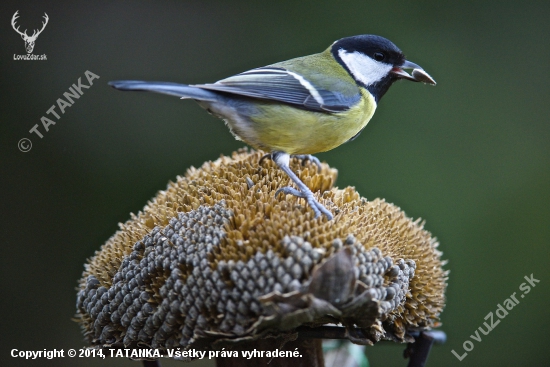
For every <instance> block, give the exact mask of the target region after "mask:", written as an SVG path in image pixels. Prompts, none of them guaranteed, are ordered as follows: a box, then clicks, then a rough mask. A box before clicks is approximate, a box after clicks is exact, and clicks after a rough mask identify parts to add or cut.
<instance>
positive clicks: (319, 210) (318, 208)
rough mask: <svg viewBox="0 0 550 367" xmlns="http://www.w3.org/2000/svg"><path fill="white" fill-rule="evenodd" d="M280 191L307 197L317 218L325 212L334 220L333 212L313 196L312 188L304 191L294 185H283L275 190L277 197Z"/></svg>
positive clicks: (329, 218) (328, 217)
mask: <svg viewBox="0 0 550 367" xmlns="http://www.w3.org/2000/svg"><path fill="white" fill-rule="evenodd" d="M279 193H283V194H290V195H294V196H297V197H299V198H303V199H305V200H306V201H307V203H308V204H309V206H310V207H311V209H313V212H314V213H315V218H318V217H319V216H321V214H324V215H325V216H326V217H327V219H328V220H332V218H333V216H332V213H331V212H330V211H329V210H328V209H327V208H325V206H324V205H323V204H321V203H320V202H318V201H317V200H315V196H313V193H312V192H311V191H310V190H307V191H306V192H302V191H300V190H296V189H295V188H293V187H290V186H286V187H281V188H280V189H278V190H277V191H275V197H277V195H279Z"/></svg>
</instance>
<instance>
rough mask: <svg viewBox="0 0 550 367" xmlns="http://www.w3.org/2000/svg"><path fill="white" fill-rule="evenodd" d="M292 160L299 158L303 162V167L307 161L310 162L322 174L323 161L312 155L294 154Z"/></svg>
mask: <svg viewBox="0 0 550 367" xmlns="http://www.w3.org/2000/svg"><path fill="white" fill-rule="evenodd" d="M290 157H291V158H298V159H301V160H302V166H305V165H306V162H307V161H310V162H311V163H313V164H314V165H316V166H317V172H321V161H320V160H319V158H317V157H315V156H312V155H311V154H294V155H291V156H290Z"/></svg>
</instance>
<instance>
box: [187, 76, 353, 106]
mask: <svg viewBox="0 0 550 367" xmlns="http://www.w3.org/2000/svg"><path fill="white" fill-rule="evenodd" d="M194 87H198V88H201V89H207V90H212V91H218V92H226V93H232V94H237V95H242V96H247V97H253V98H259V99H265V100H273V101H279V102H283V103H288V104H291V105H295V106H297V107H300V108H305V109H307V110H311V111H319V112H342V111H345V110H348V109H349V108H351V106H352V105H353V104H354V103H356V102H357V101H358V100H359V98H360V95H359V94H357V95H355V96H353V97H351V98H350V97H346V96H344V95H343V94H342V93H339V92H333V91H330V90H327V89H323V88H319V87H317V86H315V85H314V84H313V83H311V82H310V81H308V80H307V79H305V78H304V77H303V76H301V75H299V74H297V73H294V72H292V71H289V70H286V69H284V68H278V67H272V66H268V67H263V68H258V69H252V70H250V71H245V72H244V73H241V74H237V75H235V76H232V77H229V78H227V79H223V80H220V81H218V82H216V83H213V84H198V85H194Z"/></svg>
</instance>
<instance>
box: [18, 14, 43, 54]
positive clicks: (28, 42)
mask: <svg viewBox="0 0 550 367" xmlns="http://www.w3.org/2000/svg"><path fill="white" fill-rule="evenodd" d="M18 12H19V10H17V11H16V12H15V14H13V18H11V26H12V27H13V29H14V30H15V31H16V32H17V33H19V34H20V35H21V38H23V41H25V49H26V50H27V53H28V54H30V53H32V50H33V49H34V43H35V42H36V39H37V38H38V36H39V35H40V33H42V31H43V30H44V28H46V24H48V20H49V19H50V18H48V14H46V13H44V20H45V21H44V22H42V29H41V30H38V29H35V30H34V32H33V34H32V36H29V35H28V34H27V30H26V29H25V32H21V31H20V30H19V26H17V28H15V21H16V19H17V18H19V15H18V14H17V13H18Z"/></svg>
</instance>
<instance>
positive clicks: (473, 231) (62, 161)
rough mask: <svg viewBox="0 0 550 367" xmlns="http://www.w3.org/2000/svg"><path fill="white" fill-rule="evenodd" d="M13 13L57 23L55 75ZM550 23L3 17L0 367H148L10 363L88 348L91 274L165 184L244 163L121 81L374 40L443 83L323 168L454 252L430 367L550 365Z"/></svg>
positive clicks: (199, 4)
mask: <svg viewBox="0 0 550 367" xmlns="http://www.w3.org/2000/svg"><path fill="white" fill-rule="evenodd" d="M16 10H19V13H20V18H19V20H18V24H20V25H21V30H23V29H25V28H28V29H33V28H39V27H40V25H41V24H40V22H41V21H42V18H41V17H42V15H43V13H44V12H46V13H47V14H48V15H49V17H50V21H49V24H48V25H47V27H46V29H45V30H44V31H43V33H42V34H41V35H40V36H39V37H38V39H37V42H36V46H35V50H34V54H38V55H40V54H46V55H47V61H14V60H13V55H14V54H25V50H24V47H23V46H24V45H23V41H22V40H21V38H20V37H19V35H17V34H16V33H15V32H14V31H13V29H12V28H11V25H10V20H11V17H12V15H13V13H14V12H15V11H16ZM549 19H550V3H549V2H548V1H540V2H534V1H515V2H514V1H498V2H496V1H494V2H492V1H460V2H442V1H435V0H434V1H396V0H390V1H384V2H381V1H380V2H378V1H377V2H374V1H364V0H362V1H333V2H328V1H325V2H322V1H300V2H298V1H271V2H258V1H248V2H244V1H216V2H214V1H211V2H205V1H181V2H176V1H164V2H161V1H157V2H146V1H137V2H128V1H125V2H100V1H95V2H84V1H71V2H68V1H59V2H55V3H54V2H52V1H40V2H38V1H34V2H33V1H8V2H2V4H1V5H0V32H1V42H2V47H0V67H1V75H2V77H1V79H0V84H1V90H2V98H1V108H2V109H1V111H2V112H1V119H2V122H1V124H0V141H1V145H0V147H1V156H0V159H1V162H0V164H1V166H0V169H1V170H0V177H1V178H0V180H1V185H2V187H1V191H0V192H1V195H2V198H1V201H0V202H1V203H2V210H1V218H0V220H1V228H2V237H1V238H2V240H1V243H0V246H1V247H0V251H1V256H0V261H1V263H0V271H1V289H0V295H1V302H2V303H1V305H2V312H1V317H0V322H1V324H0V327H1V329H0V332H1V335H2V337H1V340H2V343H1V351H0V361H2V362H1V364H2V365H15V366H23V365H25V366H42V365H44V366H45V365H48V366H54V365H55V366H76V365H82V366H104V365H105V366H138V364H137V363H135V362H131V361H128V360H125V359H121V358H117V359H112V360H107V361H99V360H93V359H80V360H78V359H70V358H64V359H57V360H53V361H47V360H44V359H40V360H36V361H24V360H21V359H14V358H11V357H10V356H9V355H10V354H9V353H10V350H11V349H12V348H17V349H19V350H41V349H53V348H58V349H59V348H63V349H65V350H67V349H68V348H80V347H82V346H84V345H85V343H84V341H83V337H82V335H81V333H80V330H79V327H78V325H77V324H76V323H74V322H73V321H71V317H72V316H73V315H74V312H75V299H76V291H75V287H76V286H77V280H78V279H79V277H80V275H81V273H82V270H83V264H84V262H85V260H86V258H87V257H89V256H91V255H92V254H93V253H94V251H95V250H97V249H99V247H100V246H101V244H102V243H103V242H104V241H105V240H107V238H108V237H109V236H110V235H112V234H113V233H114V232H115V231H116V230H117V228H118V227H117V223H118V222H124V221H125V220H127V219H128V218H129V213H130V212H134V213H135V212H137V211H139V210H140V209H141V208H142V207H143V206H144V205H145V204H146V202H147V200H148V199H150V198H151V197H152V196H154V195H155V193H156V192H157V191H158V190H161V189H164V188H165V187H166V184H167V182H168V180H173V179H174V178H175V177H176V175H179V174H184V173H185V170H186V169H187V168H188V167H190V166H192V165H193V166H199V165H201V164H202V163H203V162H204V161H206V160H213V159H216V158H217V157H218V156H219V155H220V154H230V153H231V152H232V151H234V150H236V149H237V148H239V147H241V146H243V143H242V142H238V141H235V140H234V139H233V137H232V136H231V134H229V132H228V131H227V128H226V127H225V126H224V124H223V122H222V121H219V120H217V119H215V118H213V117H211V116H209V115H208V114H206V113H205V112H204V111H203V110H201V109H200V108H199V107H198V106H196V105H195V104H194V103H193V102H191V101H180V100H178V99H177V98H170V97H167V96H159V95H153V94H145V93H142V94H140V93H121V92H117V91H114V90H112V89H111V88H109V87H108V86H107V82H108V81H109V80H114V79H124V78H128V79H149V80H167V81H174V82H184V83H201V82H213V81H216V80H218V79H221V78H223V77H226V76H229V75H232V74H235V73H238V72H241V71H245V70H247V69H250V68H254V67H257V66H262V65H266V64H269V63H273V62H277V61H281V60H285V59H289V58H292V57H297V56H303V55H307V54H311V53H316V52H320V51H322V50H324V49H325V48H326V47H328V46H329V45H330V44H331V43H332V42H333V41H334V40H336V39H338V38H341V37H345V36H350V35H355V34H364V33H374V34H379V35H382V36H385V37H387V38H389V39H391V40H392V41H394V42H395V43H396V44H397V45H398V46H399V47H400V48H401V49H402V50H403V51H404V52H405V54H406V55H407V57H408V58H409V59H410V60H412V61H414V62H416V63H418V64H420V65H422V66H423V67H424V68H425V69H426V70H427V71H428V72H429V73H430V74H431V75H432V76H433V77H434V78H435V79H436V81H437V82H438V85H437V86H436V87H429V86H425V85H421V84H416V83H409V82H400V83H397V84H396V85H394V86H393V87H392V89H391V90H390V91H389V92H388V94H387V95H386V96H385V97H384V98H383V100H382V101H381V103H380V105H379V109H378V112H377V113H376V115H375V116H374V118H373V120H372V121H371V122H370V124H369V125H368V127H367V128H366V129H365V131H364V132H363V134H362V135H361V136H360V137H359V138H358V139H357V140H356V141H354V142H353V143H351V144H346V145H343V146H341V147H340V148H338V149H335V150H334V151H331V152H328V153H324V154H319V155H318V156H319V158H320V159H322V160H325V161H327V162H328V163H329V164H331V165H332V166H333V167H336V168H337V169H338V170H339V178H338V182H337V185H338V186H340V187H345V186H347V185H353V186H355V187H356V188H357V190H358V191H359V192H360V193H361V194H362V195H364V196H365V197H367V198H369V199H374V198H375V197H383V198H385V199H386V200H387V201H389V202H393V203H395V204H397V205H399V206H400V207H401V208H403V209H404V210H405V211H406V212H407V214H408V215H410V216H412V217H415V218H416V217H422V218H424V219H426V221H427V224H426V228H427V229H428V230H430V231H432V233H433V234H434V235H435V236H437V237H438V239H439V240H440V242H441V246H440V249H441V250H442V251H443V252H444V258H446V259H449V264H448V265H447V269H450V270H451V273H450V278H449V287H448V292H447V297H448V301H447V307H446V309H445V310H444V312H443V314H442V322H443V326H442V329H443V330H445V331H446V333H447V335H448V341H447V343H446V344H445V345H443V346H437V347H435V348H434V350H433V351H432V354H431V357H430V360H429V363H428V365H429V366H441V365H445V366H457V365H468V366H470V365H471V366H501V365H518V366H520V365H521V366H543V365H548V364H549V363H550V362H549V357H548V355H547V352H548V337H547V330H548V328H549V327H550V322H549V321H550V317H549V316H548V304H549V301H550V296H549V294H550V270H549V269H550V267H549V266H548V260H549V259H550V256H549V255H550V250H549V244H550V243H549V237H550V236H549V235H550V233H549V232H550V231H549V223H550V210H549V204H550V190H549V189H550V169H549V162H550V144H549V143H550V126H549V121H548V116H549V112H550V108H549V102H550V100H549V92H548V85H549V84H548V83H549V81H550V78H549V76H550V73H549V69H550V67H549V66H548V62H549V60H550V46H549V41H548V36H549V34H550V26H549V24H550V22H549ZM28 33H29V34H30V33H32V31H29V32H28ZM86 70H90V71H91V72H93V73H95V74H97V75H99V76H100V79H99V80H94V85H93V86H92V87H91V88H90V89H85V90H84V95H83V96H81V97H80V99H79V100H75V103H74V105H73V106H72V107H69V108H67V109H66V111H65V114H63V115H62V116H61V119H60V120H59V121H58V122H57V123H56V125H55V126H50V130H49V132H47V133H45V132H44V129H43V128H42V126H39V129H40V131H41V132H42V133H43V134H44V137H43V138H42V139H40V138H38V137H37V136H36V135H35V134H30V133H29V130H30V129H31V128H32V127H33V126H34V125H35V124H39V125H40V124H41V123H40V117H41V116H48V115H47V114H46V111H47V110H48V109H49V108H50V106H52V105H54V104H56V100H57V99H58V98H61V97H62V96H63V93H64V92H66V91H67V90H68V88H69V87H70V86H71V85H72V84H73V83H76V82H77V80H78V78H79V77H80V78H82V82H83V83H84V84H88V82H87V81H86V78H85V76H84V72H85V71H86ZM56 110H58V108H56ZM48 117H51V116H48ZM54 121H55V119H54ZM21 138H29V139H31V140H32V143H33V147H32V150H31V151H30V152H28V153H22V152H20V151H19V150H18V148H17V143H18V141H19V140H20V139H21ZM530 274H533V276H534V277H535V278H536V279H539V280H540V283H539V284H538V285H537V286H536V287H535V288H534V289H533V290H532V291H531V292H530V293H529V294H527V295H526V296H525V298H520V304H519V305H517V306H516V307H515V308H514V309H513V310H511V311H510V313H509V315H508V316H506V318H505V319H503V320H502V321H501V323H500V324H499V325H498V326H497V327H496V328H495V329H494V330H493V331H492V332H491V333H490V334H489V335H487V336H483V335H482V341H481V342H473V343H474V346H475V349H474V350H473V351H471V352H470V353H469V355H468V356H467V357H466V359H465V360H464V361H462V362H459V361H458V360H457V358H455V357H454V356H453V354H452V353H451V350H453V349H454V350H455V351H457V353H459V354H462V353H464V349H463V347H462V344H463V342H464V341H466V340H471V339H470V335H472V334H473V333H474V332H475V330H476V329H477V328H478V327H479V326H482V325H483V322H484V321H485V320H484V317H485V316H486V315H487V314H488V313H489V312H494V311H495V310H496V308H497V304H499V303H502V302H503V301H504V300H505V299H506V298H508V297H509V296H510V295H511V294H512V293H514V292H518V294H519V292H520V291H519V290H518V288H519V286H520V284H521V283H522V282H524V279H523V278H524V276H525V275H530ZM403 349H404V347H403V346H400V345H385V344H384V345H382V344H380V345H376V346H374V347H369V348H367V352H368V356H369V359H370V362H371V365H372V366H405V365H406V361H404V360H403V359H402V357H401V355H402V351H403ZM163 364H164V365H167V366H176V365H181V363H180V362H173V361H163ZM192 365H194V364H192Z"/></svg>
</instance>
